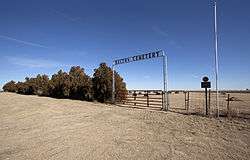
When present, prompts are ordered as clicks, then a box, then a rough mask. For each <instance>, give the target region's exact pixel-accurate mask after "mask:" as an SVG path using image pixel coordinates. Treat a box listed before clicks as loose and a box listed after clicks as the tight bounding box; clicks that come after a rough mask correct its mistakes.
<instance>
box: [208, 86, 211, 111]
mask: <svg viewBox="0 0 250 160" xmlns="http://www.w3.org/2000/svg"><path fill="white" fill-rule="evenodd" d="M210 107H211V89H209V91H208V115H210V111H211V110H210Z"/></svg>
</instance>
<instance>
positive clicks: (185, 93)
mask: <svg viewBox="0 0 250 160" xmlns="http://www.w3.org/2000/svg"><path fill="white" fill-rule="evenodd" d="M184 95H185V110H187V92H186V91H184Z"/></svg>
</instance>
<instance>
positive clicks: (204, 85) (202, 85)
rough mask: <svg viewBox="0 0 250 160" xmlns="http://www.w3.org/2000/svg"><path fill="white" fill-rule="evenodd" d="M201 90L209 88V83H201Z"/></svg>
mask: <svg viewBox="0 0 250 160" xmlns="http://www.w3.org/2000/svg"><path fill="white" fill-rule="evenodd" d="M201 88H211V82H201Z"/></svg>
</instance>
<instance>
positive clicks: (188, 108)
mask: <svg viewBox="0 0 250 160" xmlns="http://www.w3.org/2000/svg"><path fill="white" fill-rule="evenodd" d="M187 112H188V113H189V91H188V92H187Z"/></svg>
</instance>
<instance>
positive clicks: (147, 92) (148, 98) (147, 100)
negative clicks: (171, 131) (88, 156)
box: [147, 91, 149, 107]
mask: <svg viewBox="0 0 250 160" xmlns="http://www.w3.org/2000/svg"><path fill="white" fill-rule="evenodd" d="M147 106H148V107H149V95H148V91H147Z"/></svg>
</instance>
